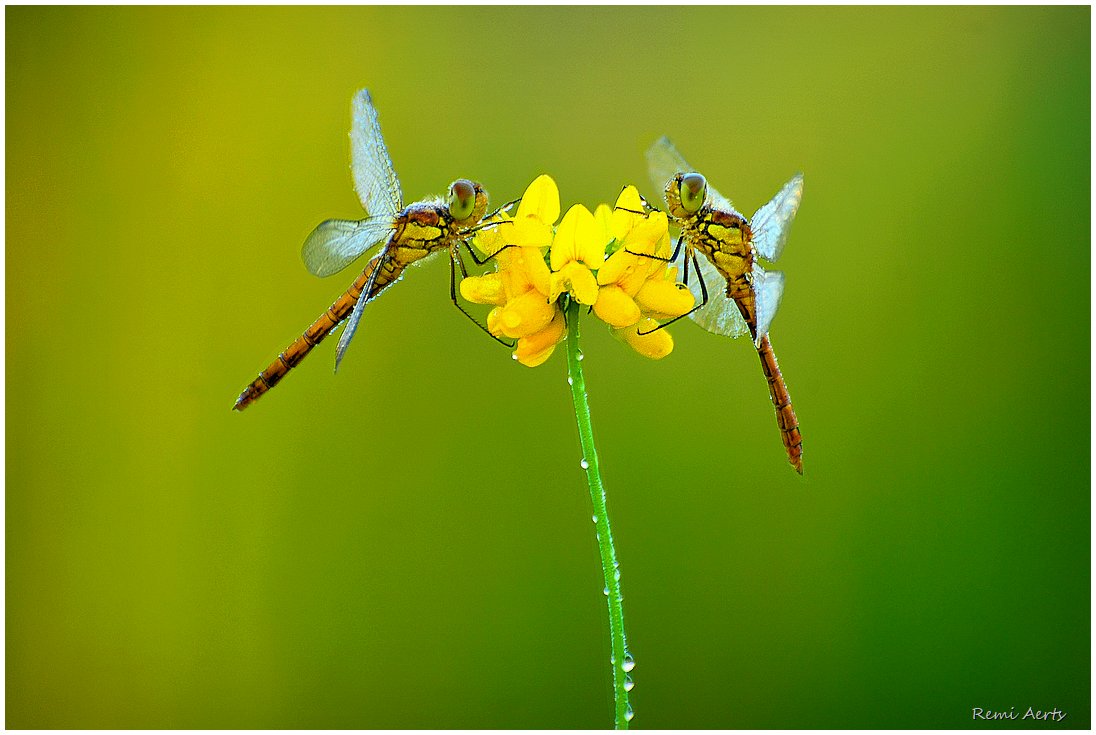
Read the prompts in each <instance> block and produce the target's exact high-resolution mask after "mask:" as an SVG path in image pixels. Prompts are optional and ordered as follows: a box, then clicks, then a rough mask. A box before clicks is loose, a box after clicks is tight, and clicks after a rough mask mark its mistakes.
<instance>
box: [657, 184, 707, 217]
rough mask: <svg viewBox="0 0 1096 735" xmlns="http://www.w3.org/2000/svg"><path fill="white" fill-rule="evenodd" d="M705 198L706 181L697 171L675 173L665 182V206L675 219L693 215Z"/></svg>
mask: <svg viewBox="0 0 1096 735" xmlns="http://www.w3.org/2000/svg"><path fill="white" fill-rule="evenodd" d="M707 198H708V181H707V179H705V178H704V177H703V176H701V175H700V174H698V173H679V174H676V175H675V176H674V177H673V178H672V179H670V183H668V184H666V208H667V209H668V210H669V212H670V216H671V217H674V218H675V219H686V218H688V217H691V216H693V215H694V214H696V213H697V212H699V211H700V208H701V207H702V206H704V200H705V199H707Z"/></svg>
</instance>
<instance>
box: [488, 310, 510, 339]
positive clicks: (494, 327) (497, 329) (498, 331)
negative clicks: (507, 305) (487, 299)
mask: <svg viewBox="0 0 1096 735" xmlns="http://www.w3.org/2000/svg"><path fill="white" fill-rule="evenodd" d="M487 331H488V332H490V333H491V334H493V335H495V336H496V337H505V336H506V335H505V334H503V331H502V307H501V306H496V307H495V308H494V309H491V311H489V312H488V313H487Z"/></svg>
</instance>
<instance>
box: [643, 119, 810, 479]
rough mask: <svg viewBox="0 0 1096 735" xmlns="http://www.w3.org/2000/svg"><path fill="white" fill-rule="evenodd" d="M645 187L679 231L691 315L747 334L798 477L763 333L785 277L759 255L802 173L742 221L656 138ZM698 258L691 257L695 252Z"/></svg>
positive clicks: (785, 406)
mask: <svg viewBox="0 0 1096 735" xmlns="http://www.w3.org/2000/svg"><path fill="white" fill-rule="evenodd" d="M647 165H648V170H649V171H650V174H651V181H652V182H654V185H655V186H656V187H658V188H659V189H660V190H661V191H662V192H663V196H664V199H665V201H666V207H667V209H668V214H669V216H670V218H671V220H673V222H674V223H675V224H677V225H678V226H679V227H680V228H681V234H680V236H679V237H678V240H677V246H676V247H675V249H674V254H673V257H672V258H671V260H674V261H676V260H677V259H678V256H679V253H680V252H681V250H682V245H683V244H684V246H685V247H684V257H683V260H682V261H681V264H682V273H683V279H684V282H685V283H686V284H688V282H689V268H690V266H691V267H692V269H693V272H694V273H695V274H696V280H695V281H694V282H693V283H692V284H689V288H690V290H691V291H692V292H693V295H694V296H695V297H696V299H697V306H696V307H695V308H694V309H693V310H692V311H691V312H690V313H689V315H688V316H689V317H690V318H691V319H692V320H693V321H694V322H696V323H697V324H699V325H700V326H701V327H703V328H704V329H706V330H708V331H709V332H713V333H715V334H721V335H725V336H728V337H741V336H744V335H747V334H748V335H750V337H751V338H752V340H753V343H754V347H755V348H756V350H757V354H758V356H759V357H760V358H761V368H762V370H764V372H765V378H766V380H767V381H768V383H769V397H770V398H771V399H772V403H773V406H774V408H775V409H776V423H777V425H778V426H779V427H780V436H781V439H782V441H783V443H784V449H785V450H786V452H787V455H788V462H789V463H791V465H792V467H794V468H795V470H796V472H798V473H799V474H803V436H802V434H801V433H800V431H799V420H798V419H797V418H796V416H795V410H794V409H793V408H792V399H791V396H790V395H789V394H788V386H787V385H786V384H785V382H784V377H783V375H781V373H780V367H779V366H778V365H777V362H776V354H775V353H774V352H773V346H772V343H771V342H770V341H769V334H768V333H769V327H770V325H771V324H772V321H773V317H775V316H776V311H777V308H778V307H779V306H780V299H781V297H782V296H783V294H784V274H783V273H781V272H780V271H770V270H766V269H764V268H763V267H762V266H761V264H760V263H759V262H758V257H759V256H760V257H761V258H764V259H765V260H767V261H770V262H775V261H776V260H777V259H778V258H779V257H780V254H781V252H782V251H783V250H784V245H785V243H786V242H787V239H788V230H789V228H790V226H791V223H792V220H793V219H794V218H795V214H796V212H797V211H798V210H799V202H800V200H801V199H802V198H803V175H802V174H799V173H797V174H796V175H795V176H793V177H792V178H791V179H790V180H789V181H788V183H786V184H784V186H783V188H781V189H780V191H779V192H777V194H776V196H774V197H773V198H772V200H770V201H769V202H768V203H767V204H765V205H764V206H763V207H761V208H760V209H758V210H757V212H755V213H754V215H753V217H751V218H749V219H746V218H745V217H744V216H742V215H741V214H740V213H739V212H738V211H736V210H735V208H734V206H733V205H732V204H731V202H730V200H728V199H727V198H726V197H724V196H723V195H721V194H720V193H719V192H718V191H716V190H715V189H714V188H713V187H712V186H711V185H710V184H708V181H707V179H706V178H705V177H704V176H702V175H701V174H699V173H696V169H694V168H693V167H692V166H690V165H689V164H688V163H686V161H685V159H684V158H683V157H682V156H681V154H680V153H678V151H677V149H676V148H674V146H673V144H672V143H671V142H670V140H669V138H667V137H665V136H663V137H661V138H659V139H658V140H657V141H655V142H654V144H653V145H652V146H651V147H650V148H649V149H648V150H647ZM698 251H699V253H700V254H701V255H703V256H704V257H703V258H698V257H697V252H698ZM722 283H725V284H726V289H725V291H724V293H723V294H718V293H714V294H709V292H708V285H709V284H713V285H714V284H722Z"/></svg>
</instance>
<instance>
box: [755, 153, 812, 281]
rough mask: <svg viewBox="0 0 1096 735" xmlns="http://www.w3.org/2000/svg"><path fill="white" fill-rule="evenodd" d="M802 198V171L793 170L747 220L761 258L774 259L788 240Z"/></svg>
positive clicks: (778, 255)
mask: <svg viewBox="0 0 1096 735" xmlns="http://www.w3.org/2000/svg"><path fill="white" fill-rule="evenodd" d="M802 199H803V174H796V175H795V176H793V177H792V178H791V180H790V181H789V182H788V183H786V184H784V188H783V189H781V190H780V191H779V192H778V193H777V195H776V196H774V197H773V198H772V199H771V200H770V201H769V203H768V204H766V205H765V206H763V207H762V208H761V209H759V210H757V213H756V214H754V216H753V219H751V220H750V229H751V230H752V231H753V246H754V249H755V250H757V252H758V253H759V254H760V255H761V257H762V258H764V259H765V260H770V261H773V262H775V261H776V259H777V258H779V257H780V253H781V252H783V250H784V243H786V242H787V241H788V230H789V228H791V226H792V220H793V219H795V213H796V212H798V211H799V202H800V201H801V200H802Z"/></svg>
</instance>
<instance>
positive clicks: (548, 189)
mask: <svg viewBox="0 0 1096 735" xmlns="http://www.w3.org/2000/svg"><path fill="white" fill-rule="evenodd" d="M523 217H536V218H537V219H539V220H540V221H541V222H545V223H547V224H550V225H551V224H554V223H555V221H556V220H557V219H559V187H557V186H556V182H555V181H553V180H552V177H551V176H549V175H548V174H541V175H540V176H538V177H536V178H535V179H533V183H531V184H529V186H528V187H527V188H526V189H525V193H524V194H522V195H521V204H519V205H518V212H517V215H516V216H515V217H514V219H519V220H520V219H521V218H523Z"/></svg>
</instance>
